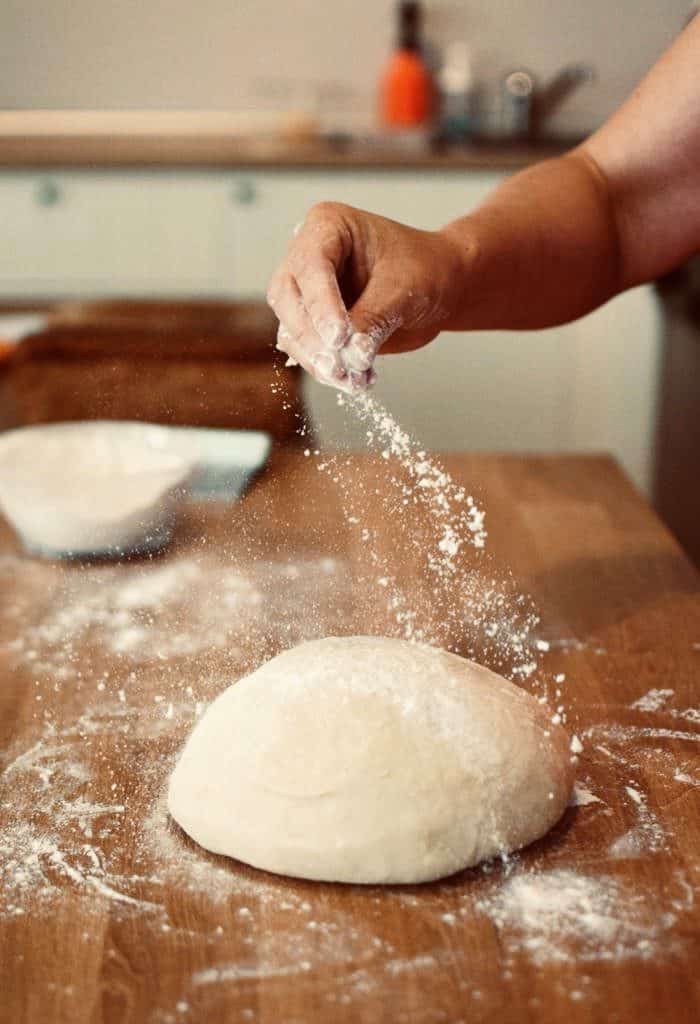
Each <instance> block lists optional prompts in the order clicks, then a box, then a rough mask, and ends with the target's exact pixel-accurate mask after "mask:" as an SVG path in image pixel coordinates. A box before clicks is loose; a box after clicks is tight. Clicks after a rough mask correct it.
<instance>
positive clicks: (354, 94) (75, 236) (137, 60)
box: [0, 0, 700, 554]
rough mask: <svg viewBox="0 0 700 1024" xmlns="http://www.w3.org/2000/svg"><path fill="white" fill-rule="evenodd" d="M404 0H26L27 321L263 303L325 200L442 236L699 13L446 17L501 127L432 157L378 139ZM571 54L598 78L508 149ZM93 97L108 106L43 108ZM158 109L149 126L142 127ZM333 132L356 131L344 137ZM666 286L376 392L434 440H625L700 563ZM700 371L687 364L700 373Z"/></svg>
mask: <svg viewBox="0 0 700 1024" xmlns="http://www.w3.org/2000/svg"><path fill="white" fill-rule="evenodd" d="M395 7H396V5H395V4H394V3H393V2H392V0H372V2H369V0H353V2H345V0H336V2H333V3H326V4H319V3H318V2H313V0H297V2H294V3H278V2H271V0H267V2H259V0H257V2H250V0H249V2H237V3H234V2H230V0H229V2H224V0H203V2H200V3H199V4H191V3H186V2H184V0H170V2H168V3H151V4H144V3H142V2H139V3H137V2H121V3H116V4H96V3H94V0H93V2H89V0H70V2H60V0H46V2H43V3H41V4H37V3H26V2H22V3H20V2H18V0H5V2H4V3H3V4H2V6H1V7H0V41H1V43H0V108H2V111H0V220H1V221H2V224H3V247H2V251H1V252H0V303H4V306H5V309H6V310H7V311H10V310H16V308H18V307H20V306H21V307H22V308H23V309H24V310H26V309H29V310H31V309H32V308H33V306H36V307H37V308H39V307H40V306H41V305H42V303H44V302H45V301H46V300H52V301H53V300H63V299H71V300H75V299H85V298H104V297H117V296H118V297H151V296H159V297H163V296H166V297H169V298H172V299H177V298H182V297H193V296H196V297H216V298H219V299H232V300H234V301H242V300H247V299H251V298H252V299H260V298H261V297H262V295H263V294H264V290H265V285H266V282H267V279H268V277H269V275H270V273H271V271H272V269H273V268H274V265H275V263H276V261H277V260H278V259H279V257H280V255H281V253H282V252H283V250H284V247H285V245H286V241H287V239H288V237H289V234H290V232H291V230H292V228H293V226H294V225H295V224H296V223H297V222H298V221H299V220H300V219H301V218H302V217H303V214H304V211H305V209H306V208H308V206H309V205H310V204H311V203H313V202H315V201H317V200H319V199H338V200H341V201H346V202H350V203H353V204H354V205H358V206H362V207H364V208H367V209H372V210H375V211H377V212H381V213H384V214H386V215H388V216H392V217H395V218H397V219H401V220H404V221H407V222H410V223H413V224H416V225H418V226H421V227H436V226H439V225H441V224H442V223H444V222H446V221H447V220H449V219H451V218H453V217H455V216H457V215H459V214H461V213H464V212H466V211H467V210H468V209H469V208H470V207H471V206H473V205H474V204H475V203H477V202H478V201H479V200H480V198H481V197H482V196H484V195H485V194H486V193H487V192H488V191H489V190H490V189H491V188H492V187H494V185H495V184H496V183H497V182H498V181H499V180H500V179H501V178H502V177H503V176H504V175H505V174H507V173H510V172H511V171H512V170H513V169H514V168H515V167H517V166H522V165H525V164H527V163H529V162H532V161H533V160H535V159H539V158H541V157H542V156H545V155H547V153H548V152H550V151H551V150H554V151H556V150H557V148H561V141H558V140H573V139H576V138H580V137H582V136H583V135H585V134H586V133H587V132H589V131H590V130H592V129H594V128H595V127H596V126H597V125H598V124H599V123H600V122H601V121H602V120H603V119H604V118H605V117H606V116H607V115H608V114H609V113H610V112H611V111H612V110H613V109H614V107H615V106H616V105H617V104H618V103H619V102H621V101H622V99H623V98H624V97H625V95H627V94H628V92H629V91H630V90H631V88H632V87H633V86H634V84H635V82H636V81H637V80H638V79H639V78H640V77H641V76H642V75H643V73H644V72H645V70H646V69H647V68H648V67H649V66H650V65H651V64H652V63H653V61H654V60H655V58H656V57H657V56H658V55H659V53H660V52H661V51H662V50H663V48H664V47H665V46H667V45H668V44H669V42H670V41H671V40H672V39H673V37H674V36H675V35H676V33H677V32H678V31H679V30H680V29H681V28H682V26H683V24H684V23H685V21H686V20H687V18H688V17H689V16H690V14H691V13H692V12H691V5H689V4H688V3H687V2H686V0H618V2H617V3H615V4H610V3H609V2H607V0H606V2H603V0H589V2H587V3H585V4H582V3H579V2H575V0H539V2H531V3H528V4H523V3H520V2H518V0H490V2H489V3H483V2H480V3H479V2H476V0H464V2H457V0H454V2H451V3H447V2H445V3H438V2H435V3H427V4H425V5H424V7H425V29H424V36H425V38H426V39H427V40H428V43H429V48H428V50H427V54H428V60H429V62H430V63H432V64H433V65H434V66H435V67H436V68H437V67H438V66H439V63H440V55H441V54H444V53H445V51H446V48H447V46H448V44H449V43H450V42H454V41H455V40H457V41H464V42H465V44H466V47H467V49H466V53H467V58H468V85H469V88H470V89H471V88H474V89H475V93H478V96H479V106H480V111H481V114H480V116H481V119H482V124H481V128H482V130H483V132H484V133H485V134H486V135H488V136H489V139H488V141H487V142H485V143H484V142H481V141H477V142H472V143H471V144H470V145H467V146H466V147H463V148H462V149H461V150H458V151H457V152H454V151H451V152H450V155H449V156H445V155H444V154H443V155H442V156H436V157H435V158H433V156H432V155H431V151H430V149H429V148H427V147H425V148H420V147H416V146H415V144H414V145H412V146H410V147H406V146H402V145H391V146H390V145H388V144H386V140H384V139H383V137H382V135H381V133H380V134H378V133H377V131H376V93H377V82H378V79H379V77H380V74H381V72H382V69H383V68H384V67H385V65H386V62H387V59H388V57H389V54H390V53H391V50H392V47H393V45H394V41H395V37H396V28H395V20H396V19H395ZM462 56H464V55H463V54H462ZM572 64H574V65H576V66H578V67H580V66H581V65H584V66H585V69H586V76H585V77H584V78H582V80H581V82H580V83H579V84H578V85H577V86H576V88H573V89H572V90H571V91H570V92H567V94H566V95H565V96H564V97H562V100H561V102H559V103H558V104H556V105H555V106H553V108H552V112H551V116H548V117H547V120H546V122H545V123H543V125H542V126H541V129H540V132H539V137H538V138H536V139H534V138H533V139H528V140H522V139H521V140H520V143H519V148H516V149H513V148H512V146H510V147H508V146H505V147H499V145H496V144H495V143H498V142H499V141H501V140H499V138H498V136H499V134H500V133H502V131H503V120H502V102H503V95H502V83H503V79H504V76H505V75H506V74H507V73H508V72H509V71H512V70H513V69H514V68H523V69H527V71H528V72H531V73H532V74H533V75H534V77H535V80H536V82H537V83H539V84H540V85H542V84H544V85H546V83H547V82H548V81H551V80H552V78H553V76H555V75H556V74H557V72H558V71H559V70H560V69H561V68H562V67H565V66H568V65H572ZM86 109H87V110H92V111H96V112H103V113H95V114H93V115H86V116H84V117H82V119H81V116H80V115H76V116H74V117H73V118H71V117H70V116H69V117H68V118H67V119H66V118H63V120H61V117H54V118H53V119H52V118H51V117H50V116H47V115H44V114H43V113H41V112H42V111H46V110H50V111H57V110H73V111H84V110H86ZM136 110H138V111H146V110H148V111H151V112H152V114H151V115H149V116H145V115H143V114H140V115H138V114H129V113H128V112H129V111H136ZM164 111H169V112H170V113H169V114H168V115H166V114H164V113H163V112H164ZM185 111H202V113H201V114H200V113H197V114H195V115H193V116H192V115H190V116H189V118H188V117H187V116H185V115H184V114H182V115H181V114H180V113H178V112H185ZM215 111H220V112H222V115H223V116H222V117H220V118H219V119H217V117H216V116H215V115H214V114H213V112H215ZM117 112H121V113H117ZM205 112H207V113H205ZM229 113H230V114H231V117H230V118H228V114H229ZM234 115H235V116H234ZM110 118H112V120H110ZM319 132H320V133H321V134H320V136H319ZM276 133H278V134H279V139H276V138H275V136H276ZM329 133H330V134H331V135H333V136H335V135H337V134H338V133H343V134H344V136H345V144H344V146H341V147H338V146H337V145H334V144H332V142H329V141H328V139H327V138H326V136H327V135H328V134H329ZM251 134H252V135H254V136H255V137H256V138H257V148H255V146H253V147H252V148H251V143H250V138H249V137H248V136H250V135H251ZM198 136H199V137H200V138H199V143H198V142H197V137H198ZM351 137H354V139H355V141H353V140H352V138H351ZM193 139H194V141H193ZM505 141H509V140H505ZM263 142H264V144H263ZM139 146H141V149H140V148H139ZM314 147H315V148H314ZM378 147H380V148H378ZM381 147H383V148H381ZM684 280H685V279H684V278H683V277H682V275H681V278H680V279H679V281H680V285H679V287H681V288H682V286H683V281H684ZM677 283H678V282H677ZM669 287H670V290H669V289H667V291H666V292H665V293H664V295H665V298H663V300H662V298H660V293H659V291H658V290H657V289H655V288H654V287H652V286H649V287H645V288H641V289H636V290H635V291H634V292H632V293H629V294H627V295H624V296H621V297H620V298H618V299H617V300H615V301H613V302H611V303H609V304H608V305H607V306H606V307H605V308H603V309H602V310H600V311H597V312H596V313H594V314H592V315H591V316H589V317H586V318H584V319H583V320H581V321H579V322H577V323H575V324H572V325H569V326H567V327H563V328H556V329H553V330H550V331H545V332H537V333H535V334H532V335H529V336H527V337H523V336H522V335H514V334H511V333H509V332H496V333H490V334H486V333H481V332H479V333H475V334H470V335H451V336H444V337H443V338H441V339H440V340H439V341H438V342H437V343H436V344H435V345H433V346H431V347H429V348H428V349H426V350H424V351H422V352H418V353H415V354H411V355H408V356H404V357H402V358H400V359H387V360H384V361H382V363H381V365H380V378H381V379H380V384H379V388H378V393H379V395H380V397H381V398H382V399H383V400H384V401H386V403H387V404H388V405H389V407H390V408H391V409H392V411H393V412H394V413H395V415H396V416H397V417H398V419H399V420H400V421H401V422H402V423H403V424H404V426H405V427H406V428H407V429H409V430H410V431H412V432H413V433H415V434H416V435H417V436H418V437H419V438H420V439H421V440H422V441H423V442H424V443H425V444H426V445H429V446H432V447H434V448H436V449H442V450H449V449H489V450H505V451H516V450H521V451H522V450H536V451H582V450H607V451H612V452H613V453H614V454H615V455H616V456H617V457H618V459H619V460H620V461H621V463H622V464H623V466H624V467H625V469H626V471H627V472H628V473H629V475H630V476H631V478H632V479H633V480H634V482H635V483H636V484H637V485H638V486H639V487H640V488H642V490H644V491H645V492H646V493H647V494H648V495H651V496H653V497H654V498H655V500H656V501H657V504H658V505H659V506H660V507H662V510H664V511H665V513H666V516H667V519H668V521H669V522H670V523H671V525H672V526H675V525H676V524H675V522H674V510H675V508H676V506H677V505H678V503H679V502H680V503H681V504H682V505H683V507H684V509H685V511H684V512H683V513H682V516H681V519H682V522H681V523H680V525H678V526H676V529H677V532H678V533H679V535H680V536H681V537H682V539H683V541H684V542H685V543H686V546H688V548H689V549H690V550H695V551H696V554H700V539H698V538H697V536H696V534H695V528H694V526H693V524H694V521H695V519H696V518H698V517H696V516H694V515H693V514H692V503H693V502H694V501H695V500H696V498H697V492H695V494H694V495H692V494H691V496H690V499H689V498H688V493H687V491H688V488H687V487H681V486H680V485H679V481H681V482H682V481H683V480H684V479H685V478H686V477H687V474H688V471H689V469H688V467H689V463H688V460H687V459H686V460H685V461H683V459H680V460H679V459H678V458H677V457H676V456H677V454H678V453H677V449H676V448H673V458H674V459H675V461H674V462H673V465H672V466H671V468H669V465H670V464H669V461H668V457H666V462H665V464H664V466H663V467H661V468H660V466H659V459H660V453H662V454H663V453H664V452H666V450H667V449H668V443H667V440H664V439H668V437H670V436H671V435H673V436H677V435H680V436H683V437H685V438H688V437H691V438H692V437H694V436H696V435H695V434H693V431H694V430H696V428H695V427H694V426H692V427H691V428H688V427H684V428H679V427H678V425H677V424H674V423H672V424H671V426H670V427H669V420H668V417H669V415H671V417H672V415H673V410H674V408H676V407H677V403H675V402H674V400H673V398H672V397H671V398H669V395H671V396H672V395H673V387H674V385H673V382H672V380H671V378H672V377H673V365H672V364H673V362H674V361H673V360H672V359H670V356H669V353H670V352H671V348H672V345H673V344H676V342H674V341H673V339H672V337H671V336H672V334H673V332H672V330H671V326H672V325H673V324H674V323H676V324H677V322H678V321H679V319H680V320H683V313H682V308H681V307H682V306H683V302H682V301H680V300H678V297H677V296H678V291H677V290H676V291H674V290H673V284H671V286H669ZM669 294H670V295H671V297H672V304H673V302H675V306H674V307H673V308H674V310H675V313H674V315H673V316H671V315H669V298H668V296H669ZM683 294H684V293H683ZM673 296H675V298H673ZM679 303H680V304H679ZM679 309H680V313H679ZM670 325H671V326H670ZM1 333H2V330H1V328H0V334H1ZM10 333H11V331H10ZM686 334H687V331H686ZM684 344H693V345H694V344H695V343H694V342H688V341H687V339H686V341H685V342H684ZM693 352H695V348H694V349H693ZM693 358H695V356H693ZM676 362H677V360H676ZM687 369H688V364H687V360H686V362H685V364H684V370H683V376H684V378H685V379H687ZM669 381H671V383H669ZM303 387H304V391H305V400H306V403H307V405H308V407H309V408H310V410H311V413H312V416H313V418H314V421H315V423H316V429H317V433H318V435H319V436H320V438H321V440H322V441H323V442H324V443H325V444H326V445H328V446H331V447H332V446H335V445H340V446H350V447H361V446H362V444H363V429H364V428H362V427H361V426H360V425H358V424H355V423H353V422H352V421H348V418H347V416H346V415H345V414H344V413H343V412H342V410H339V409H338V408H337V407H336V404H335V397H334V395H333V394H332V393H331V392H330V391H328V390H325V389H321V388H319V387H317V386H316V385H314V384H313V383H311V382H309V381H304V383H303ZM669 410H670V412H669ZM0 415H3V410H2V409H0ZM672 447H673V446H672ZM689 457H690V458H691V459H692V458H693V457H694V453H693V450H692V446H691V450H690V453H689ZM672 461H673V460H672ZM662 477H663V479H664V492H663V493H660V492H659V487H658V480H659V479H660V478H662ZM689 501H690V505H691V508H690V511H688V508H687V507H686V506H687V505H688V502H689ZM679 522H680V521H679ZM687 524H690V526H688V525H687ZM696 545H697V547H696Z"/></svg>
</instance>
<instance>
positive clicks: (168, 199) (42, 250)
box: [0, 171, 228, 297]
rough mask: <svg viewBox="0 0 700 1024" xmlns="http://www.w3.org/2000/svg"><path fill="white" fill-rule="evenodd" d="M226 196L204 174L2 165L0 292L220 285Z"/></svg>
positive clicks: (135, 291) (173, 290)
mask: <svg viewBox="0 0 700 1024" xmlns="http://www.w3.org/2000/svg"><path fill="white" fill-rule="evenodd" d="M226 201H227V197H226V192H225V188H224V183H223V182H222V181H220V180H219V179H218V178H217V177H215V176H214V175H212V174H208V173H206V172H191V173H190V172H186V173H179V172H168V171H153V172H140V171H130V172H119V173H112V172H99V171H56V172H48V173H43V172H38V171H36V172H35V171H31V172H29V171H26V172H25V171H22V172H16V173H15V172H3V173H2V174H0V220H1V222H2V225H3V228H2V234H3V237H2V248H1V249H0V292H1V294H3V295H5V296H46V297H51V296H63V295H66V294H81V295H115V294H129V295H144V294H177V293H180V294H182V293H187V294H196V293H197V292H200V293H202V292H204V293H207V292H212V291H213V292H216V291H221V290H223V289H224V288H225V287H226V284H227V283H228V277H227V273H226V263H225V255H226V252H225V249H226V247H225V236H226V230H227V229H226V225H225V223H224V219H223V213H224V211H225V208H226V207H225V204H226Z"/></svg>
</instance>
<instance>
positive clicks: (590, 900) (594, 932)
mask: <svg viewBox="0 0 700 1024" xmlns="http://www.w3.org/2000/svg"><path fill="white" fill-rule="evenodd" d="M478 907H479V909H480V910H481V911H482V912H483V913H485V914H487V915H488V917H490V918H491V920H492V921H493V923H494V924H495V926H496V927H497V928H498V930H499V932H500V934H501V939H502V941H503V942H504V944H505V946H506V949H507V950H508V951H509V953H510V954H511V955H514V954H516V953H518V952H521V951H523V952H526V953H527V955H528V956H529V957H530V958H531V959H532V960H533V961H534V962H535V963H536V964H540V965H541V964H545V963H548V962H552V961H553V962H569V961H572V962H573V961H575V962H580V961H593V960H623V959H629V958H640V959H649V958H650V957H652V956H654V955H657V954H658V951H659V948H660V944H661V942H662V940H663V938H664V935H665V933H666V932H667V931H668V929H669V928H670V927H671V925H672V924H673V923H674V921H675V916H674V915H673V914H670V913H666V914H662V915H661V916H659V915H657V914H655V913H654V911H653V910H652V909H651V908H650V907H649V905H648V899H647V896H646V894H640V893H638V892H634V891H630V890H627V889H625V888H624V887H623V885H622V884H621V883H619V882H617V881H615V880H614V879H613V878H611V877H607V876H604V875H601V876H597V877H592V876H590V875H584V874H578V873H576V872H573V871H566V870H559V871H543V872H537V873H534V872H533V873H522V874H517V875H515V876H514V877H512V878H510V879H508V880H507V881H505V882H504V883H503V885H502V886H500V887H498V888H497V889H496V890H495V891H494V892H493V893H492V894H490V895H489V896H487V897H486V898H485V899H483V900H481V901H480V902H479V904H478Z"/></svg>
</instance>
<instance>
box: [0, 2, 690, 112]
mask: <svg viewBox="0 0 700 1024" xmlns="http://www.w3.org/2000/svg"><path fill="white" fill-rule="evenodd" d="M427 6H428V9H429V23H430V27H431V32H432V35H433V37H434V38H435V39H436V40H437V41H438V42H441V41H444V40H446V39H449V38H466V39H468V40H470V41H471V43H472V45H473V48H474V52H475V55H476V57H477V61H478V65H479V67H480V69H481V71H482V73H483V75H484V77H485V78H486V79H487V80H490V81H492V82H495V81H497V80H498V78H499V76H500V74H501V73H502V72H503V70H504V69H507V68H510V67H512V66H514V65H521V66H522V65H524V66H527V67H529V68H531V69H532V70H533V71H535V72H536V73H537V74H538V75H541V76H542V77H546V76H547V75H549V74H550V73H552V72H553V71H554V70H555V69H556V68H557V67H559V66H560V65H561V64H563V63H565V62H568V61H573V60H576V61H578V60H585V61H589V62H591V63H592V64H594V65H595V67H596V68H597V70H598V75H599V78H598V81H597V83H595V84H593V85H590V86H586V87H584V88H583V89H582V90H581V91H580V92H579V93H578V94H577V95H576V96H574V97H573V98H572V99H571V101H570V103H569V104H567V109H566V112H565V114H563V115H562V117H561V119H560V121H559V124H560V126H561V127H563V128H564V129H566V130H571V131H580V132H585V131H586V130H588V129H590V128H591V127H593V126H595V125H596V124H597V123H599V122H600V121H601V120H602V119H603V118H604V117H605V115H606V114H607V113H608V112H609V111H610V110H611V109H612V108H613V107H614V106H616V105H617V104H618V103H619V102H620V101H621V100H622V98H623V97H624V96H625V95H626V94H627V92H628V91H629V90H630V88H631V87H632V85H633V84H634V83H635V81H636V80H637V79H638V78H639V77H640V76H641V75H642V74H643V72H644V70H645V69H646V68H647V67H648V66H649V64H650V63H652V61H653V60H654V58H655V57H656V56H657V55H658V53H659V52H660V51H661V50H662V49H663V48H664V47H665V46H666V45H667V44H668V42H669V41H670V40H671V39H672V38H673V36H674V34H675V33H676V32H677V31H678V30H679V28H680V27H681V25H682V24H683V21H684V19H685V16H686V15H687V13H688V10H689V7H690V4H689V2H688V0H616V2H614V3H611V2H610V0H586V2H581V0H529V2H527V3H526V2H523V0H488V2H486V0H452V2H442V0H441V2H432V3H430V2H429V3H428V4H427ZM392 9H393V0H330V2H329V0H327V2H325V3H319V2H318V0H289V2H284V0H199V2H192V0H150V2H149V0H110V2H107V0H2V2H1V3H0V108H2V107H91V108H95V107H97V108H100V107H116V108H119V107H122V108H124V107H126V108H129V107H156V108H170V107H184V108H188V107H189V108H193V107H194V108H241V107H251V106H265V107H276V106H285V105H287V106H288V105H289V104H290V103H296V104H299V103H303V102H304V99H305V95H308V92H309V90H308V88H307V89H306V90H305V89H304V87H303V86H304V83H306V84H307V86H313V85H314V84H317V85H325V86H326V88H325V89H324V96H325V100H324V103H325V107H326V109H328V108H331V107H332V108H341V109H343V110H344V111H346V112H347V111H349V110H352V111H359V112H364V113H367V114H369V112H370V111H371V109H372V102H373V90H374V83H375V81H376V77H377V73H378V70H379V68H380V67H381V63H382V60H383V58H384V55H385V53H386V51H387V48H388V47H389V45H390V42H391V38H392ZM292 82H293V83H297V85H296V86H295V87H294V89H292V88H290V83H292ZM329 83H333V84H334V85H335V88H334V89H332V90H329V89H328V88H327V86H328V84H329Z"/></svg>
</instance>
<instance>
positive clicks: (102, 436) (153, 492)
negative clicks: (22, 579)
mask: <svg viewBox="0 0 700 1024" xmlns="http://www.w3.org/2000/svg"><path fill="white" fill-rule="evenodd" d="M191 468H192V462H191V460H189V459H188V458H187V456H186V455H184V454H183V453H182V452H179V451H178V450H177V448H176V447H175V446H174V445H173V444H172V442H171V439H170V435H169V432H168V430H167V428H165V427H159V426H156V425H154V424H148V423H131V422H116V421H114V422H113V421H108V420H95V421H87V422H78V423H52V424H48V425H46V426H43V425H42V426H34V427H20V428H19V429H17V430H11V431H8V432H7V433H5V434H0V507H1V508H2V511H3V512H4V513H5V516H6V517H7V519H8V520H9V521H10V523H11V524H12V525H13V526H14V528H15V530H16V531H17V533H18V535H19V536H20V538H21V540H22V542H23V543H24V545H25V547H26V548H28V549H29V550H30V551H35V552H39V553H41V554H43V555H47V556H55V557H63V558H65V557H85V556H118V555H123V554H133V553H137V552H151V551H156V550H158V549H160V548H162V547H163V546H164V545H165V544H166V543H167V542H168V541H169V540H170V537H171V535H172V529H173V523H174V516H175V509H176V505H177V502H178V497H179V494H180V492H181V488H182V485H183V484H184V483H185V481H186V479H187V477H188V476H189V473H190V470H191Z"/></svg>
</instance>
